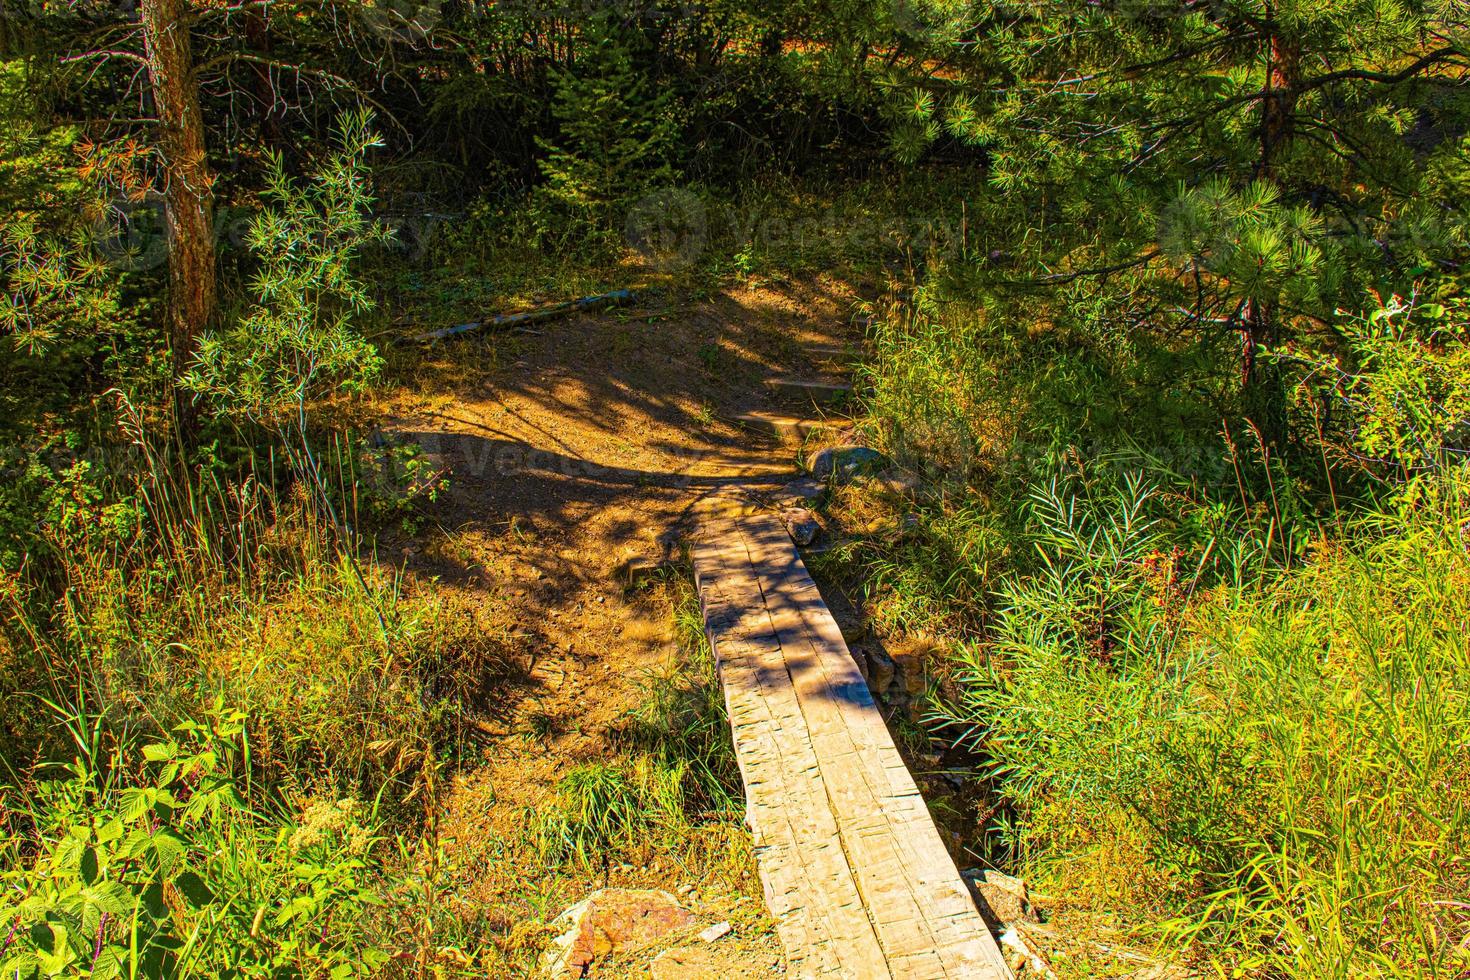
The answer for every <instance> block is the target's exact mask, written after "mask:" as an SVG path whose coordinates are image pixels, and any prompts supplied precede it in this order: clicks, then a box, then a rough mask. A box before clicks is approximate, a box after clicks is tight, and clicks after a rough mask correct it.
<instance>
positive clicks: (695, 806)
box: [531, 575, 749, 875]
mask: <svg viewBox="0 0 1470 980" xmlns="http://www.w3.org/2000/svg"><path fill="white" fill-rule="evenodd" d="M665 584H666V586H667V587H668V588H669V589H671V590H672V593H673V596H672V602H673V613H674V616H675V622H676V626H677V632H678V644H679V650H680V655H679V659H678V660H677V661H676V662H674V663H671V664H669V665H668V666H667V667H666V668H665V669H664V670H663V671H661V672H659V673H655V674H651V675H650V676H649V677H647V678H646V679H645V681H644V688H643V696H642V698H641V699H640V702H639V706H638V707H637V708H636V709H635V710H634V711H633V712H631V713H630V714H629V716H628V717H627V718H626V719H625V721H624V723H623V724H622V726H621V727H620V729H619V731H618V733H617V743H618V748H619V756H618V758H617V759H615V760H614V761H611V762H608V761H600V762H592V763H585V764H583V765H580V766H578V767H577V768H575V769H573V770H572V771H571V772H569V773H568V774H567V775H566V776H564V777H563V778H562V779H561V780H559V781H558V783H557V786H556V791H555V793H554V795H553V798H552V799H551V800H550V801H549V804H548V805H547V806H546V807H544V808H538V811H537V812H536V813H535V814H534V815H533V818H532V821H531V824H532V828H533V836H534V840H535V843H536V847H537V850H538V852H539V854H540V856H541V857H542V859H543V860H549V861H552V862H556V861H574V862H578V863H580V864H582V865H584V866H585V865H590V866H596V865H598V864H604V863H607V862H610V861H617V860H635V861H639V862H640V863H641V862H642V861H645V860H646V859H647V857H648V856H649V855H650V854H653V853H657V852H659V851H661V850H667V849H670V848H673V849H675V850H677V851H681V852H683V854H684V855H685V858H686V859H687V860H690V861H693V862H696V863H697V864H698V865H702V866H709V867H710V868H712V869H717V870H719V871H721V872H723V873H724V874H727V875H730V874H734V875H739V874H740V873H742V869H743V867H744V865H746V864H747V863H748V860H749V853H748V847H749V844H748V840H747V839H746V838H745V835H744V831H743V830H742V829H741V826H740V821H741V814H742V812H743V808H744V801H743V797H742V792H741V787H740V774H739V772H738V770H737V769H736V766H735V753H734V747H733V746H732V744H731V741H730V734H729V726H728V722H727V721H726V719H725V707H724V701H723V695H722V693H721V691H720V686H719V682H718V681H717V680H716V678H715V673H714V658H713V656H712V655H711V653H710V649H709V642H708V640H707V639H706V638H705V634H704V625H703V620H702V614H701V613H700V611H699V603H698V599H697V598H696V597H695V595H694V589H693V585H692V583H691V582H690V580H689V578H688V577H687V576H684V575H671V576H669V577H667V579H666V583H665Z"/></svg>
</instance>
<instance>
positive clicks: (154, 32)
mask: <svg viewBox="0 0 1470 980" xmlns="http://www.w3.org/2000/svg"><path fill="white" fill-rule="evenodd" d="M186 12H187V10H186V6H185V0H142V19H143V39H144V44H145V46H146V52H147V57H148V76H149V81H150V82H151V90H152V95H153V105H154V109H155V111H156V112H157V114H158V124H159V137H158V144H157V145H158V150H159V153H160V155H161V156H162V158H163V165H164V180H165V187H164V203H165V208H166V210H167V228H168V246H169V248H168V280H169V292H168V329H169V347H170V352H171V355H172V358H173V371H174V377H175V378H178V377H179V376H180V375H182V374H183V372H184V371H185V369H187V368H188V366H189V361H190V359H191V358H192V357H193V355H194V349H195V345H196V344H197V342H198V337H199V333H200V331H202V330H203V329H204V328H205V326H206V325H207V324H208V323H209V320H210V318H211V317H212V316H213V315H214V306H215V267H214V218H213V210H214V209H213V184H214V175H213V174H212V173H211V172H210V169H209V160H208V158H207V157H206V155H205V147H204V119H203V117H202V116H201V115H200V112H199V89H198V86H197V84H196V81H195V78H194V55H193V50H192V46H191V44H190V40H189V28H188V22H187V19H186V17H185V14H186Z"/></svg>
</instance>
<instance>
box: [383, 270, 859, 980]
mask: <svg viewBox="0 0 1470 980" xmlns="http://www.w3.org/2000/svg"><path fill="white" fill-rule="evenodd" d="M852 299H853V297H852V294H851V293H850V292H849V291H848V290H847V289H846V288H845V287H843V286H842V285H841V284H838V283H835V282H834V283H818V284H815V285H804V286H780V287H770V286H768V287H761V288H752V289H734V290H730V291H727V292H721V293H718V294H714V295H712V296H710V297H708V298H706V299H702V300H692V301H688V302H687V303H685V304H684V305H683V306H682V308H680V311H679V312H677V313H674V314H672V315H669V314H667V313H664V312H661V311H660V307H673V308H679V304H675V303H673V302H672V301H665V300H663V299H661V298H659V297H653V298H651V299H646V300H644V301H643V302H641V303H640V305H638V306H635V307H632V308H630V309H627V310H619V311H611V312H607V313H600V314H592V315H584V316H579V317H576V318H573V319H568V320H563V321H557V322H553V323H549V324H546V325H544V327H542V328H541V330H542V332H541V333H539V334H521V335H509V336H502V337H489V338H467V339H463V340H460V341H457V342H452V343H450V344H446V345H444V346H443V347H441V348H438V349H436V350H433V351H431V352H429V354H428V355H427V357H426V359H425V362H424V363H423V365H422V374H423V377H422V379H418V380H415V382H414V385H413V388H414V390H416V391H419V392H423V391H429V392H431V393H430V394H428V395H422V394H415V395H410V394H408V393H407V392H405V393H402V394H399V395H396V396H394V397H392V398H390V399H388V401H387V402H386V404H384V405H383V406H381V408H382V410H383V418H384V425H385V427H386V428H387V429H388V435H389V437H390V438H392V439H395V440H403V441H413V442H417V443H418V444H419V445H421V446H422V447H423V448H424V450H425V452H426V453H427V454H428V455H429V456H430V458H432V459H433V460H434V461H435V462H436V463H438V464H439V465H442V466H445V467H447V468H448V469H449V470H450V473H451V486H450V489H449V490H448V491H447V493H445V494H443V495H442V496H441V497H440V498H439V500H438V501H437V502H436V503H435V504H434V506H433V507H432V508H431V511H430V516H431V517H432V518H433V520H434V521H435V522H437V525H438V530H435V531H432V532H430V533H428V534H426V535H421V536H420V537H419V538H418V539H415V540H408V539H403V540H394V539H391V538H390V539H386V540H385V541H384V543H383V548H384V551H385V552H386V553H385V555H384V557H386V558H390V559H391V558H395V557H397V556H395V555H394V554H393V552H394V551H396V552H398V555H401V559H402V564H403V566H404V568H405V569H406V571H407V573H408V574H409V575H410V576H412V577H415V578H419V579H429V578H433V579H437V580H438V583H439V584H438V586H437V587H439V588H451V589H457V590H461V591H462V592H463V593H465V594H466V595H467V596H469V597H475V596H479V597H482V598H483V600H484V601H487V602H488V601H494V602H496V603H497V604H505V605H507V606H508V608H509V610H510V615H511V619H512V621H513V623H514V629H515V631H516V636H517V643H516V648H517V657H518V660H519V662H518V664H517V665H516V666H517V667H518V671H517V675H518V679H517V680H515V681H513V682H511V683H510V684H509V685H507V687H505V688H504V689H503V690H502V692H501V697H502V700H501V702H500V703H498V704H496V705H494V706H493V710H492V711H490V712H489V714H490V716H491V718H492V720H491V721H490V722H488V723H487V724H486V726H485V727H486V731H485V733H484V734H485V742H484V750H483V756H484V759H483V765H481V766H478V767H474V768H469V769H467V770H465V772H464V774H463V775H461V776H460V777H459V778H458V781H457V783H456V785H455V786H454V787H453V788H452V789H451V790H450V791H449V792H448V793H447V794H446V804H445V811H444V817H443V820H442V828H441V837H442V839H444V840H446V841H449V842H450V843H448V844H446V847H447V848H449V854H448V858H447V859H448V860H449V861H451V862H452V863H454V864H455V865H456V866H457V867H459V868H460V869H461V870H460V872H459V873H458V874H457V875H456V879H457V881H458V882H459V883H460V884H459V885H457V886H456V892H457V894H456V901H459V902H470V903H474V904H476V905H477V906H478V907H480V908H481V909H485V908H489V909H491V910H492V912H491V914H490V918H491V919H492V920H495V919H499V920H502V921H501V923H500V924H501V925H502V926H503V927H504V928H506V929H514V928H523V927H524V926H525V923H526V922H527V920H534V921H537V922H543V923H544V922H547V921H549V920H550V919H551V918H553V917H554V916H555V915H556V914H557V913H558V912H559V911H561V908H563V907H565V905H568V904H571V903H572V902H575V901H577V900H578V899H580V898H581V897H583V894H585V891H586V890H590V889H592V888H595V887H603V886H609V885H611V886H617V887H658V888H664V889H666V890H668V891H670V892H678V893H679V894H680V895H681V898H682V899H683V900H684V901H685V902H686V904H687V905H688V907H689V908H690V909H692V910H693V911H695V912H696V914H698V915H699V916H700V919H701V922H703V923H704V924H709V923H711V922H718V921H721V920H729V921H731V922H732V924H733V925H734V926H735V934H734V935H732V936H729V937H726V938H725V939H723V940H721V943H720V946H721V947H725V946H728V948H729V949H730V950H731V955H732V956H736V955H737V954H738V956H739V958H740V962H741V963H747V962H749V961H750V957H751V955H755V956H756V959H757V960H759V961H765V960H769V961H770V962H772V963H773V964H774V963H777V962H778V961H779V955H780V954H779V947H778V946H777V944H776V942H775V940H774V937H773V936H771V935H770V931H769V926H768V923H766V922H765V920H764V911H763V908H762V906H761V901H760V887H759V883H758V882H757V881H756V880H755V878H754V875H753V871H752V870H751V867H752V865H751V862H750V861H749V860H748V853H747V854H746V856H745V859H744V860H743V862H737V863H741V864H742V865H743V867H744V869H745V870H744V873H742V874H738V875H734V876H732V877H730V878H729V879H728V880H724V881H717V880H705V881H701V880H697V878H695V877H694V874H695V872H694V870H692V869H688V868H679V867H660V866H644V867H634V866H630V865H615V866H611V867H608V868H605V869H603V870H602V873H601V874H597V875H590V874H588V875H584V876H583V879H585V880H579V879H578V878H577V876H576V875H572V876H570V877H568V876H560V877H558V878H557V879H556V880H554V881H547V882H544V883H543V884H544V887H542V888H540V890H539V891H538V890H537V888H534V887H532V888H528V885H527V882H526V881H525V880H521V879H518V877H517V876H515V875H513V874H508V869H507V868H506V867H504V865H503V863H497V862H496V860H495V855H494V853H493V852H494V851H495V848H496V845H495V843H494V842H496V841H499V840H504V839H507V837H508V836H510V835H512V834H513V833H514V832H515V831H516V830H517V829H519V828H521V827H523V826H524V824H525V821H526V820H527V812H528V810H531V809H534V808H535V807H537V806H538V804H541V803H543V802H544V801H545V800H546V799H547V797H548V794H549V793H551V791H552V788H553V787H554V785H555V783H556V781H557V779H558V778H559V777H560V776H561V775H564V774H565V773H566V771H567V770H568V769H569V768H571V767H573V766H575V765H576V764H578V763H579V762H582V761H587V760H595V759H599V758H604V757H606V756H608V755H609V754H611V753H614V752H616V751H617V744H616V732H617V730H618V728H619V724H620V722H621V721H622V720H623V719H624V718H625V717H626V715H627V713H628V712H629V711H630V710H631V709H632V708H634V707H635V706H636V705H637V704H638V701H639V698H640V696H642V687H641V685H642V683H643V682H644V681H645V680H646V678H647V677H648V676H649V675H650V674H651V673H654V672H657V671H660V670H665V669H667V666H668V663H669V661H670V660H671V658H672V657H673V655H674V652H675V645H674V636H673V630H672V615H671V611H670V609H669V606H668V602H667V600H666V599H663V598H660V596H659V595H658V594H657V593H654V594H648V593H645V592H634V591H630V590H629V589H627V588H626V584H627V577H626V571H627V568H628V567H629V565H630V563H637V562H640V561H641V562H657V561H662V560H668V559H677V558H678V556H679V549H680V537H681V535H682V534H683V533H684V532H685V531H687V530H688V529H689V526H690V515H691V512H692V508H693V507H694V505H695V504H696V503H697V501H699V500H700V498H701V497H703V496H705V495H708V494H710V493H713V492H717V491H719V490H720V489H721V488H723V487H729V486H732V485H736V484H740V485H748V484H761V483H766V484H769V485H772V486H775V485H777V484H778V483H780V482H783V481H785V480H788V479H791V478H792V477H793V476H795V473H796V469H795V462H794V460H793V458H792V453H791V451H790V450H789V449H786V450H781V449H774V448H771V447H770V446H769V445H765V444H763V443H762V441H761V440H760V439H758V438H755V437H752V436H751V435H749V434H748V433H746V432H744V431H743V430H741V429H739V428H738V427H736V426H734V425H732V424H731V423H729V422H728V421H727V420H728V419H729V418H731V417H732V416H734V415H736V414H738V413H740V412H745V411H750V410H753V409H774V408H777V407H778V406H777V405H776V403H775V402H773V401H772V396H771V395H770V394H769V393H768V392H767V390H766V387H765V386H764V385H763V384H762V380H763V379H764V378H766V377H769V376H772V375H774V374H777V373H780V372H782V371H785V370H789V369H792V368H794V367H796V366H797V363H798V361H799V360H800V352H801V349H802V347H803V346H805V345H815V344H832V343H838V342H841V341H843V340H845V339H847V335H848V332H849V330H850V328H849V327H847V321H848V313H849V310H850V308H851V303H852ZM420 380H421V381H422V382H423V383H420ZM715 846H719V847H728V848H732V849H736V850H738V849H739V848H741V847H744V849H745V851H746V852H748V849H749V845H748V840H747V841H746V842H744V843H743V844H742V843H741V842H738V841H736V842H716V844H715ZM656 864H657V862H656ZM476 865H478V867H479V869H480V870H479V871H478V872H476V871H474V870H473V869H474V867H475V866H476ZM579 889H580V890H582V893H581V894H578V891H579ZM538 902H539V903H541V904H540V907H532V906H533V905H535V904H536V903H538ZM451 914H452V913H451ZM659 951H660V950H658V949H653V950H649V951H647V955H644V956H640V957H638V958H637V962H632V961H630V962H629V963H628V964H626V967H627V969H628V970H630V971H631V973H630V975H646V971H647V968H648V967H647V963H648V961H649V960H650V959H651V958H652V957H653V956H654V955H656V953H657V952H659ZM762 958H764V959H762ZM607 975H618V974H617V973H616V972H614V973H610V974H607ZM742 975H743V974H742Z"/></svg>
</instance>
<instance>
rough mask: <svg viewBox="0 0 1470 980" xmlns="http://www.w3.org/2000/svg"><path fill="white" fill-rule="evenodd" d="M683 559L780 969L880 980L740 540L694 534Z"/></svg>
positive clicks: (874, 945) (879, 958)
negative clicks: (691, 571) (726, 726)
mask: <svg viewBox="0 0 1470 980" xmlns="http://www.w3.org/2000/svg"><path fill="white" fill-rule="evenodd" d="M694 560H695V568H696V570H697V574H698V577H699V587H700V594H701V600H702V602H703V603H704V608H705V617H706V624H707V628H708V629H709V633H710V640H711V646H712V647H713V649H714V652H715V658H716V663H717V665H718V667H719V671H720V677H721V681H722V685H723V687H724V691H725V699H726V706H727V709H728V711H729V714H730V722H731V728H732V731H733V733H734V737H735V744H736V747H737V753H736V755H737V760H738V762H739V765H740V770H741V777H742V779H743V780H744V782H745V785H746V799H747V821H748V822H749V824H750V827H751V832H752V834H753V836H754V838H755V842H756V859H757V863H758V865H759V867H760V871H761V879H762V883H763V886H764V888H765V891H766V899H767V903H768V905H769V906H770V909H771V914H772V916H773V917H774V918H775V920H776V923H777V929H778V931H779V933H780V935H781V939H782V943H783V944H784V945H785V946H786V949H787V959H788V969H789V971H790V972H791V974H792V975H794V976H802V977H806V976H810V977H822V976H844V977H862V978H874V980H888V978H889V977H890V974H889V973H888V972H887V968H886V961H885V960H884V958H883V954H882V948H881V946H880V945H879V944H878V941H877V937H876V934H875V933H874V931H873V927H872V923H871V921H870V920H869V919H868V917H867V913H866V911H865V910H864V907H863V903H862V898H861V895H860V894H859V892H858V889H857V885H856V882H855V881H854V879H853V876H852V870H851V867H850V866H849V865H848V862H847V859H846V855H845V853H844V851H843V848H842V841H841V836H840V834H839V832H838V828H837V823H836V819H835V817H834V816H833V814H832V812H831V809H830V807H829V806H828V804H827V799H826V791H825V789H824V788H823V786H822V777H821V771H820V765H819V763H818V761H817V757H816V750H815V748H814V746H813V745H812V744H811V737H810V733H809V731H808V730H807V726H806V723H805V719H804V718H803V717H802V715H801V710H800V706H799V704H798V703H797V700H796V697H795V691H794V690H793V689H792V687H791V683H790V676H789V674H788V672H787V668H786V664H785V661H784V658H783V656H782V654H781V648H780V644H779V643H778V642H777V639H776V636H775V633H774V632H773V631H772V630H771V628H770V620H769V616H768V614H767V612H766V609H765V607H764V605H763V604H762V603H761V602H760V601H759V594H760V587H759V584H758V583H757V582H756V580H755V577H754V574H753V571H752V568H751V564H750V558H749V554H748V552H747V551H746V549H745V547H744V543H743V542H742V541H741V539H740V538H739V536H738V535H727V536H725V537H724V538H722V539H721V540H718V541H714V542H708V543H703V544H701V545H699V546H697V547H696V548H695V554H694ZM752 594H753V595H755V596H756V597H757V601H756V602H754V603H752V602H751V601H750V597H751V596H752Z"/></svg>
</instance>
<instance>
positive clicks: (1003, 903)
mask: <svg viewBox="0 0 1470 980" xmlns="http://www.w3.org/2000/svg"><path fill="white" fill-rule="evenodd" d="M960 876H961V877H962V878H964V879H965V882H966V883H967V884H968V885H969V886H970V888H971V890H972V891H974V893H975V897H976V898H978V899H979V900H980V901H981V903H982V904H983V905H984V911H986V912H988V913H989V914H990V917H991V918H992V919H994V920H995V921H996V922H1001V923H1012V922H1037V921H1039V920H1038V919H1037V917H1036V910H1035V909H1033V908H1032V907H1031V899H1030V896H1029V895H1028V894H1027V891H1026V883H1025V882H1024V881H1022V880H1021V879H1020V878H1015V877H1012V876H1011V875H1008V874H1003V873H1001V872H999V871H990V870H985V869H980V868H966V869H965V870H964V871H962V872H960Z"/></svg>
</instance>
